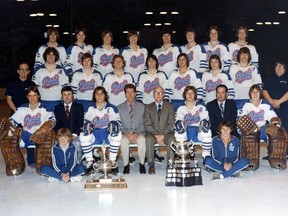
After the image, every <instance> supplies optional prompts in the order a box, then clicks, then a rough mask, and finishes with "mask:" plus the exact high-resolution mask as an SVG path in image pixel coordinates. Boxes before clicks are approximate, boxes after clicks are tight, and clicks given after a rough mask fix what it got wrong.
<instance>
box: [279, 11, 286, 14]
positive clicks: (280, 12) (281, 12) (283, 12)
mask: <svg viewBox="0 0 288 216" xmlns="http://www.w3.org/2000/svg"><path fill="white" fill-rule="evenodd" d="M278 14H286V11H278Z"/></svg>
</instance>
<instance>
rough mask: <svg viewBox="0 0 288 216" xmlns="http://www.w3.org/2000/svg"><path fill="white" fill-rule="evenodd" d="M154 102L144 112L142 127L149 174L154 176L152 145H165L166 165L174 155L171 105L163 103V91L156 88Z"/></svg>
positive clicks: (173, 115) (172, 111) (173, 116)
mask: <svg viewBox="0 0 288 216" xmlns="http://www.w3.org/2000/svg"><path fill="white" fill-rule="evenodd" d="M153 96H154V100H155V102H153V103H151V104H148V105H147V106H146V107H145V112H144V126H145V129H146V132H147V133H146V153H147V160H148V165H149V174H155V166H154V163H155V161H154V150H155V148H154V144H155V143H158V144H166V145H167V164H168V162H169V159H172V160H173V159H174V153H173V152H172V151H171V149H170V144H171V142H172V141H173V142H175V138H174V133H173V131H172V130H173V127H174V123H175V113H174V109H173V105H172V104H169V103H168V102H166V101H163V97H164V90H163V88H162V87H156V88H154V90H153Z"/></svg>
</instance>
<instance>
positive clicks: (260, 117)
mask: <svg viewBox="0 0 288 216" xmlns="http://www.w3.org/2000/svg"><path fill="white" fill-rule="evenodd" d="M264 114H265V111H264V110H263V109H260V111H259V112H255V111H254V110H253V111H251V112H249V113H248V117H249V118H250V119H252V120H253V121H254V122H255V123H257V122H260V121H264Z"/></svg>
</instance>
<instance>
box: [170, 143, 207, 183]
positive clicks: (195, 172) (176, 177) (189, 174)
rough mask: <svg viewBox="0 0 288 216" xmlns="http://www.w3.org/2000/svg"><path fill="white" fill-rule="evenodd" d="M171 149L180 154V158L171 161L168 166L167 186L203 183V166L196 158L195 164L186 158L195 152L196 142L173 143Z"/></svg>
mask: <svg viewBox="0 0 288 216" xmlns="http://www.w3.org/2000/svg"><path fill="white" fill-rule="evenodd" d="M170 147H171V149H172V150H173V151H174V152H175V153H176V154H177V155H179V156H180V159H178V160H175V161H174V163H173V161H172V160H170V161H169V165H168V167H167V168H166V183H165V185H166V186H179V187H184V186H193V185H202V176H201V168H200V167H199V166H198V164H197V161H196V160H195V159H194V166H192V165H191V164H190V162H189V161H188V160H186V156H187V154H189V153H190V154H193V153H194V144H193V143H192V142H187V141H180V142H176V144H175V143H174V142H172V143H171V145H170Z"/></svg>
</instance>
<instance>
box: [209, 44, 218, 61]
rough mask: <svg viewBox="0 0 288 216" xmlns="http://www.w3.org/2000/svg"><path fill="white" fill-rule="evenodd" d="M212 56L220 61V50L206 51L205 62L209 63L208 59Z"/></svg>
mask: <svg viewBox="0 0 288 216" xmlns="http://www.w3.org/2000/svg"><path fill="white" fill-rule="evenodd" d="M212 55H218V56H219V58H220V59H221V49H220V48H219V47H218V48H217V49H215V50H208V51H207V61H209V59H210V57H211V56H212Z"/></svg>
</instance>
